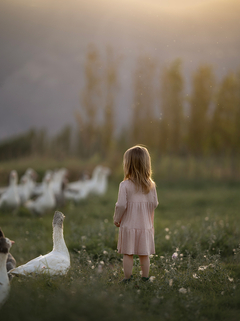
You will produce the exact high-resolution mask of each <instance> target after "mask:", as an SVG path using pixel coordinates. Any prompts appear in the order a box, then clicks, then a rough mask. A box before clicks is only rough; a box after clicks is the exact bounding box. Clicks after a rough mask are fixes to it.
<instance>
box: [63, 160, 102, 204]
mask: <svg viewBox="0 0 240 321" xmlns="http://www.w3.org/2000/svg"><path fill="white" fill-rule="evenodd" d="M101 172H102V166H96V167H95V168H94V170H93V174H92V178H91V179H87V180H84V181H80V180H79V181H76V182H72V183H69V184H68V186H67V188H66V190H65V192H64V196H65V198H66V199H67V200H74V201H76V202H77V201H80V200H81V199H84V198H86V197H87V196H88V195H89V194H90V193H92V192H93V190H94V189H95V186H96V185H97V184H98V180H99V176H100V175H101Z"/></svg>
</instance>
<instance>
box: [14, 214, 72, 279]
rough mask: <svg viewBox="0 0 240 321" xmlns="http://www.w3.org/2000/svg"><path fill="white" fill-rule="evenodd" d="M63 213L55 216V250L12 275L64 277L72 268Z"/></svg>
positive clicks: (21, 267) (15, 270) (20, 267)
mask: <svg viewBox="0 0 240 321" xmlns="http://www.w3.org/2000/svg"><path fill="white" fill-rule="evenodd" d="M64 218H65V216H64V215H63V213H61V212H59V211H56V212H55V214H54V216H53V222H52V226H53V250H52V251H51V252H50V253H48V254H46V255H40V256H38V257H37V258H35V259H33V260H31V261H29V262H28V263H26V264H24V265H20V266H18V267H17V268H15V269H12V270H10V271H9V273H10V274H12V275H29V274H31V273H40V274H42V273H48V274H50V275H59V274H60V275H64V274H66V273H67V271H68V269H69V268H70V255H69V252H68V249H67V246H66V244H65V241H64V237H63V221H64Z"/></svg>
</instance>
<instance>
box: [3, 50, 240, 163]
mask: <svg viewBox="0 0 240 321" xmlns="http://www.w3.org/2000/svg"><path fill="white" fill-rule="evenodd" d="M120 64H121V60H120V58H119V57H116V55H115V54H114V52H113V51H112V50H111V49H109V48H108V49H107V54H106V55H105V56H104V59H103V58H101V55H100V53H99V51H98V50H97V49H96V48H95V47H94V46H90V47H89V50H88V52H87V55H86V61H85V69H84V80H85V85H84V88H83V90H82V92H81V93H80V109H79V112H77V113H76V121H77V125H78V126H77V128H78V130H77V132H73V131H72V130H71V128H70V127H69V126H67V127H65V128H64V129H63V130H62V131H61V132H60V133H59V134H58V135H57V136H56V137H53V138H49V137H48V136H47V134H46V133H44V131H40V132H36V131H34V130H32V131H30V132H28V133H27V134H24V135H23V136H22V138H21V137H18V141H17V143H16V141H15V143H14V140H10V141H8V142H5V143H2V144H1V146H0V159H3V158H6V155H11V154H12V153H11V146H13V144H15V145H17V146H18V148H15V152H16V151H18V152H17V153H18V154H19V153H20V154H21V152H20V149H21V147H20V146H22V145H23V148H22V153H23V154H24V153H25V154H31V153H37V152H39V151H40V153H41V154H43V153H51V154H53V155H59V154H61V155H64V154H65V153H68V155H70V154H74V155H79V156H81V157H83V158H89V157H91V156H92V155H93V154H96V153H98V154H99V155H101V156H103V157H107V156H108V154H109V153H110V152H112V151H114V150H116V149H117V150H124V149H125V148H127V147H129V146H131V145H133V144H137V143H142V144H145V145H147V146H148V147H149V148H150V149H151V150H155V152H157V153H159V154H163V153H164V154H171V155H173V154H175V155H189V154H191V155H196V156H203V155H236V154H238V153H240V72H231V73H228V74H226V75H225V77H224V78H223V79H222V80H221V81H220V82H217V81H216V78H215V75H214V72H213V69H212V67H211V66H209V65H203V66H199V68H198V69H197V70H196V71H195V73H194V74H193V75H192V79H191V93H190V95H186V94H185V81H184V77H183V72H182V62H181V60H180V59H177V60H175V61H173V62H172V63H171V64H169V65H168V66H165V67H164V68H163V69H162V70H160V71H159V68H158V64H157V61H156V60H153V59H150V58H149V57H140V58H139V59H138V61H137V62H136V68H135V71H134V73H133V78H132V79H133V82H132V94H133V95H132V100H133V101H132V106H131V119H130V121H129V124H128V126H126V127H124V129H122V132H121V133H120V134H119V135H116V132H115V128H116V124H115V122H116V119H115V112H116V99H117V96H118V92H119V89H120V85H119V83H120V81H119V76H118V75H119V66H120ZM21 139H22V142H23V143H22V145H21V144H20V143H19V140H21ZM26 141H28V142H29V143H28V144H27V143H26ZM26 146H28V147H26ZM36 146H37V148H36ZM6 151H7V152H6ZM9 157H10V156H9ZM9 157H8V158H9Z"/></svg>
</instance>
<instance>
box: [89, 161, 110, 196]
mask: <svg viewBox="0 0 240 321" xmlns="http://www.w3.org/2000/svg"><path fill="white" fill-rule="evenodd" d="M110 173H111V170H110V169H109V168H108V167H101V171H100V172H99V174H98V177H97V182H96V184H94V186H93V187H92V190H91V193H93V194H97V195H104V194H105V193H106V191H107V187H108V176H109V175H110Z"/></svg>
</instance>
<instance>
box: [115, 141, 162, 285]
mask: <svg viewBox="0 0 240 321" xmlns="http://www.w3.org/2000/svg"><path fill="white" fill-rule="evenodd" d="M123 168H124V180H123V181H122V182H121V183H120V186H119V193H118V200H117V203H116V207H115V213H114V217H113V220H114V224H115V225H116V226H117V227H120V229H119V236H118V246H117V248H118V253H121V254H123V269H124V279H123V280H122V281H123V282H124V283H125V282H129V281H130V280H131V278H132V268H133V254H137V255H138V256H139V259H140V264H141V270H142V280H143V281H147V280H148V279H149V277H148V275H149V267H150V260H149V255H150V254H154V253H155V245H154V227H153V221H154V209H155V208H156V207H157V205H158V199H157V193H156V187H155V183H154V181H153V180H152V178H151V175H152V171H151V158H150V155H149V152H148V150H147V149H146V148H145V147H142V146H134V147H132V148H129V149H128V150H127V151H126V152H125V154H124V157H123Z"/></svg>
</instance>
